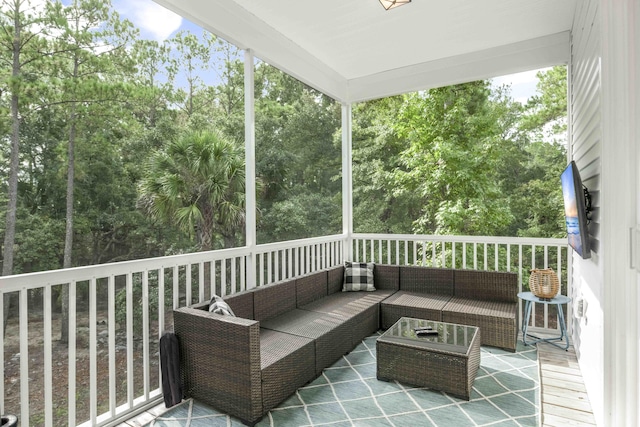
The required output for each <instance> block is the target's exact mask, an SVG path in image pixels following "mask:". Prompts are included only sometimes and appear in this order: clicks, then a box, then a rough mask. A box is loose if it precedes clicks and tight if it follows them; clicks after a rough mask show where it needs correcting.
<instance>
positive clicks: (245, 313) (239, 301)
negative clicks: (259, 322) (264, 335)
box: [224, 290, 255, 320]
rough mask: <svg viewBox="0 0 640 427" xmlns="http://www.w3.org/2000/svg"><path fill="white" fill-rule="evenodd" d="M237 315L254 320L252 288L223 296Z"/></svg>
mask: <svg viewBox="0 0 640 427" xmlns="http://www.w3.org/2000/svg"><path fill="white" fill-rule="evenodd" d="M224 301H225V302H226V303H227V304H229V307H231V309H232V310H233V312H234V313H235V315H236V316H237V317H242V318H243V319H250V320H255V319H254V318H253V290H251V291H244V292H240V293H237V294H233V295H229V296H226V297H224Z"/></svg>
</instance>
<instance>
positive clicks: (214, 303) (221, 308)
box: [209, 295, 235, 317]
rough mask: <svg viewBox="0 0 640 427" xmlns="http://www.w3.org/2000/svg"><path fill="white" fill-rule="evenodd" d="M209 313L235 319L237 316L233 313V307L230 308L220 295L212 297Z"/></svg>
mask: <svg viewBox="0 0 640 427" xmlns="http://www.w3.org/2000/svg"><path fill="white" fill-rule="evenodd" d="M209 311H210V312H211V313H216V314H222V315H224V316H234V317H235V314H234V313H233V310H231V307H229V304H227V303H226V302H224V300H223V299H222V298H220V297H219V296H218V295H214V296H213V297H211V301H209Z"/></svg>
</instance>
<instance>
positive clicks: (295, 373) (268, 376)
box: [260, 329, 316, 413]
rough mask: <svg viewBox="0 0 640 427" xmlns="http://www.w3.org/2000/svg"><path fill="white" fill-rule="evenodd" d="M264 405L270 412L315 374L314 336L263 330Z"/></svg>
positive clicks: (261, 342) (261, 334)
mask: <svg viewBox="0 0 640 427" xmlns="http://www.w3.org/2000/svg"><path fill="white" fill-rule="evenodd" d="M260 350H261V369H262V404H263V412H265V413H266V412H267V411H269V410H271V409H273V408H275V407H276V406H278V404H279V403H280V402H282V401H283V400H285V399H286V398H287V397H289V395H291V394H293V393H294V392H295V391H296V390H297V389H298V388H299V387H302V386H303V385H304V384H306V383H307V382H309V381H311V380H312V379H313V378H314V377H315V373H316V370H315V368H316V359H315V344H314V342H313V340H312V339H309V338H304V337H298V336H295V335H290V334H284V333H282V332H277V331H270V330H267V329H260Z"/></svg>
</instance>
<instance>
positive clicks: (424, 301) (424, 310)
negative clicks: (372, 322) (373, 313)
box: [380, 291, 450, 329]
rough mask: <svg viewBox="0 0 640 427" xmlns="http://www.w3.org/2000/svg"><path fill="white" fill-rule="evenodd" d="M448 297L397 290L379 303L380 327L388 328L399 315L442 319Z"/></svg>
mask: <svg viewBox="0 0 640 427" xmlns="http://www.w3.org/2000/svg"><path fill="white" fill-rule="evenodd" d="M449 299H450V297H448V296H445V295H430V294H423V293H418V292H405V291H399V292H396V293H395V294H393V295H392V296H391V297H389V298H387V299H386V300H384V301H382V304H381V305H380V312H381V323H382V329H388V328H390V327H391V325H393V324H394V323H396V322H397V321H398V320H399V319H400V318H401V317H413V318H416V319H425V320H437V321H441V320H442V309H443V308H444V307H445V305H446V304H447V301H449Z"/></svg>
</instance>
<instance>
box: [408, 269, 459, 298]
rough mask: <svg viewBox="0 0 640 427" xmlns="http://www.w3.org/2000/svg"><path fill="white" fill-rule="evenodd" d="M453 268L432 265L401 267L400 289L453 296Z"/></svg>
mask: <svg viewBox="0 0 640 427" xmlns="http://www.w3.org/2000/svg"><path fill="white" fill-rule="evenodd" d="M453 281H454V275H453V270H451V269H446V268H430V267H409V266H403V267H400V290H402V291H407V292H422V293H428V294H437V295H447V296H450V297H451V296H453V283H454V282H453Z"/></svg>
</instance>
